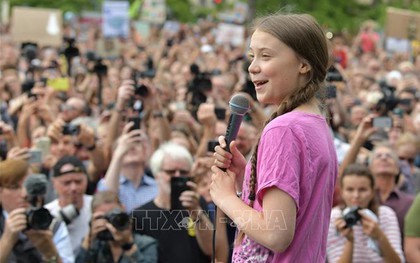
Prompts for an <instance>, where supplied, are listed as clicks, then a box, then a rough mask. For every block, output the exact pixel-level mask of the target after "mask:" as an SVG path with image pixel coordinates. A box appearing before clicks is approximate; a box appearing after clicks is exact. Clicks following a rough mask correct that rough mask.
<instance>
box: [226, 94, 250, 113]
mask: <svg viewBox="0 0 420 263" xmlns="http://www.w3.org/2000/svg"><path fill="white" fill-rule="evenodd" d="M229 108H230V111H231V112H232V113H234V114H237V115H245V114H246V113H247V112H248V111H249V101H248V99H247V98H246V97H245V96H242V95H240V94H237V95H235V96H233V97H232V98H231V99H230V101H229Z"/></svg>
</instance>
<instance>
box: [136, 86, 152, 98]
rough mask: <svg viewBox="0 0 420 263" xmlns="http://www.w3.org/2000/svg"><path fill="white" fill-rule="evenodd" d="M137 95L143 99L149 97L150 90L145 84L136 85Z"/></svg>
mask: <svg viewBox="0 0 420 263" xmlns="http://www.w3.org/2000/svg"><path fill="white" fill-rule="evenodd" d="M135 94H136V95H139V96H141V97H147V95H149V89H148V88H147V86H146V85H144V84H141V85H136V86H135Z"/></svg>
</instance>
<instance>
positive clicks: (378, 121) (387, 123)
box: [372, 117, 392, 128]
mask: <svg viewBox="0 0 420 263" xmlns="http://www.w3.org/2000/svg"><path fill="white" fill-rule="evenodd" d="M372 125H373V127H375V128H391V127H392V119H391V117H376V118H373V119H372Z"/></svg>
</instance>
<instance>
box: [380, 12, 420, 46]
mask: <svg viewBox="0 0 420 263" xmlns="http://www.w3.org/2000/svg"><path fill="white" fill-rule="evenodd" d="M386 12H387V14H386V16H387V18H386V24H385V34H386V36H387V37H393V38H397V39H410V40H420V12H414V11H410V10H404V9H397V8H393V7H388V9H387V11H386Z"/></svg>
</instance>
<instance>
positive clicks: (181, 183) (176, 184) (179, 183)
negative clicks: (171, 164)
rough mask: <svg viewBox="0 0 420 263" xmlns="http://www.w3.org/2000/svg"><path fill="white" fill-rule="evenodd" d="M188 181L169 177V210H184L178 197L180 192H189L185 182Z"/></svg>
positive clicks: (188, 178) (187, 179)
mask: <svg viewBox="0 0 420 263" xmlns="http://www.w3.org/2000/svg"><path fill="white" fill-rule="evenodd" d="M190 180H191V178H190V177H171V210H183V209H185V208H184V207H183V206H182V204H181V201H180V200H179V197H180V196H181V194H182V192H184V191H187V190H190V187H189V186H188V185H187V182H188V181H190Z"/></svg>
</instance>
